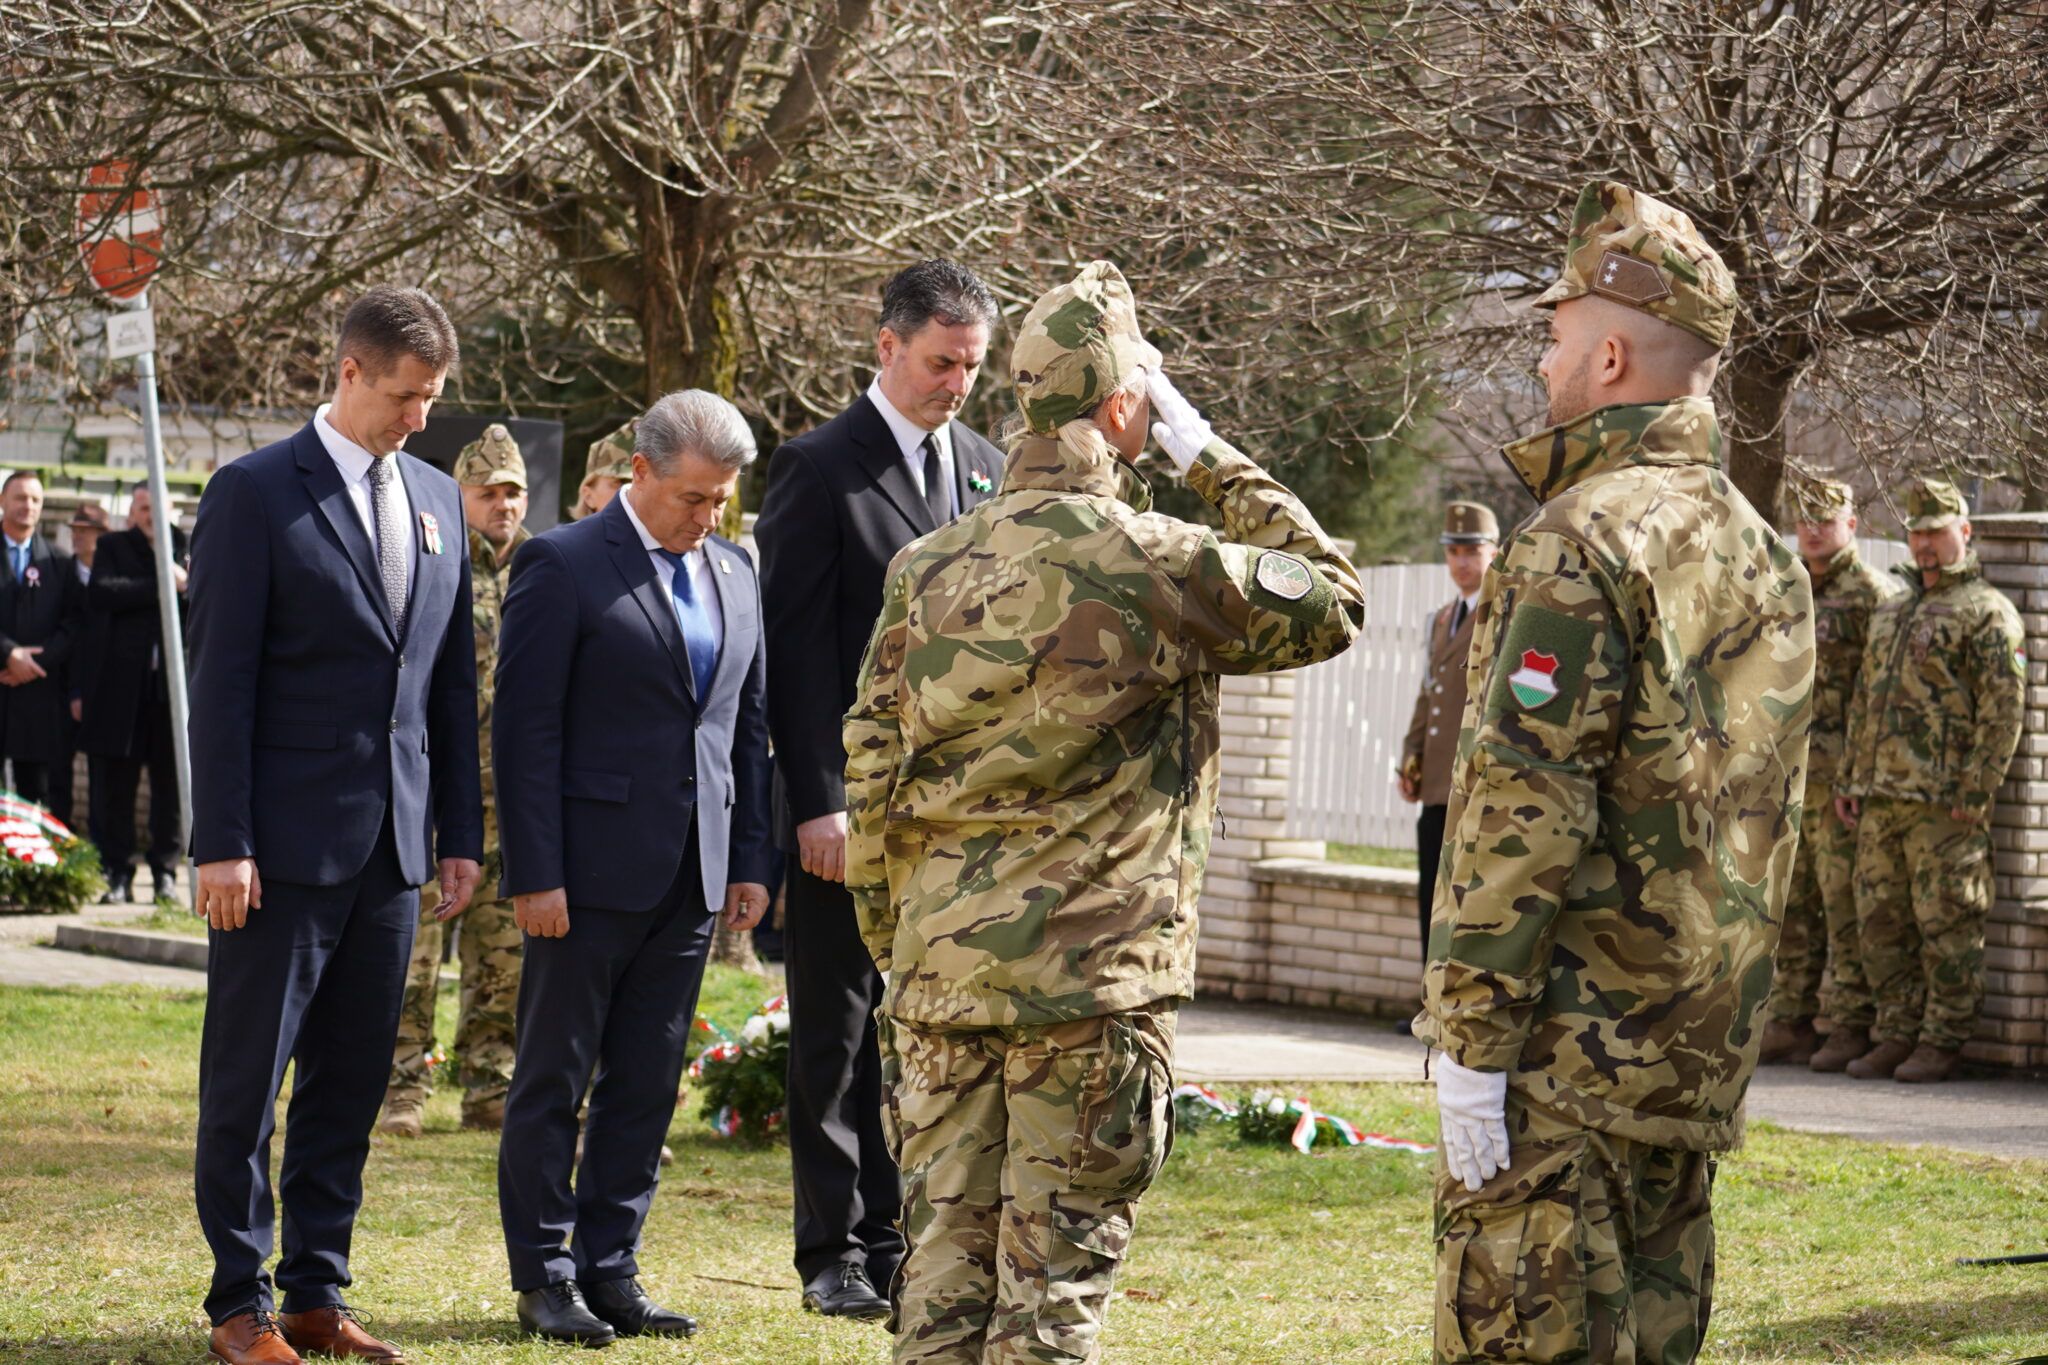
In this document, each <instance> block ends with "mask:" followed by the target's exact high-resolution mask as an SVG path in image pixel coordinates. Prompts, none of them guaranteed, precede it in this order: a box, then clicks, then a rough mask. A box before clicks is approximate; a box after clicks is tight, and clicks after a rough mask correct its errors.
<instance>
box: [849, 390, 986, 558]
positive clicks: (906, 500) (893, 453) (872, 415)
mask: <svg viewBox="0 0 2048 1365" xmlns="http://www.w3.org/2000/svg"><path fill="white" fill-rule="evenodd" d="M847 433H848V435H850V436H852V437H853V443H854V444H855V445H857V446H860V447H861V448H862V449H861V457H860V458H861V467H862V468H864V469H865V470H867V473H868V477H869V478H871V479H873V480H874V481H875V486H876V487H877V488H879V489H881V490H882V494H883V496H885V497H887V498H888V499H889V501H890V503H892V504H893V505H894V506H895V508H896V510H897V511H898V512H899V513H901V514H902V516H903V519H904V520H905V521H907V522H909V523H910V525H911V527H912V529H914V530H915V531H916V532H917V533H918V534H919V535H923V534H925V533H926V532H927V531H936V530H937V529H938V525H937V523H935V522H934V521H933V520H932V511H931V508H929V507H927V506H925V503H924V499H923V498H921V497H919V496H918V495H917V485H916V484H914V483H912V482H911V481H910V467H909V466H908V465H906V464H905V463H904V462H903V451H902V448H901V447H899V446H898V445H897V444H896V433H895V432H893V431H891V430H889V424H888V423H887V422H885V421H883V420H882V414H881V413H880V412H878V411H876V409H875V405H874V402H873V400H872V399H870V398H869V397H868V396H867V395H866V394H862V395H861V396H860V398H859V400H858V401H857V402H855V403H854V405H853V418H852V420H851V421H849V422H848V423H847ZM955 464H956V466H957V464H958V462H957V461H955Z"/></svg>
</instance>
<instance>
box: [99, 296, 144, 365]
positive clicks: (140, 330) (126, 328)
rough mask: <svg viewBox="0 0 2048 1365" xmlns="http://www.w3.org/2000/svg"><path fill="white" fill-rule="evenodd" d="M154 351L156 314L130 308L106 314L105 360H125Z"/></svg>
mask: <svg viewBox="0 0 2048 1365" xmlns="http://www.w3.org/2000/svg"><path fill="white" fill-rule="evenodd" d="M155 349H156V313H155V312H154V311H153V310H151V309H148V308H130V309H128V310H126V311H124V312H120V313H109V314H107V359H109V360H125V359H126V358H127V357H129V356H131V355H141V354H142V353H143V352H144V351H154V350H155Z"/></svg>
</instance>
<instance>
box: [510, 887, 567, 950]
mask: <svg viewBox="0 0 2048 1365" xmlns="http://www.w3.org/2000/svg"><path fill="white" fill-rule="evenodd" d="M512 922H513V923H514V924H516V925H518V926H519V928H520V930H521V931H522V932H524V933H528V934H532V935H533V936H534V937H535V938H566V937H567V936H568V933H569V893H568V892H567V891H566V890H564V889H563V888H562V887H559V886H558V887H556V888H555V889H554V890H552V891H529V892H527V893H526V894H525V895H523V896H514V897H513V898H512Z"/></svg>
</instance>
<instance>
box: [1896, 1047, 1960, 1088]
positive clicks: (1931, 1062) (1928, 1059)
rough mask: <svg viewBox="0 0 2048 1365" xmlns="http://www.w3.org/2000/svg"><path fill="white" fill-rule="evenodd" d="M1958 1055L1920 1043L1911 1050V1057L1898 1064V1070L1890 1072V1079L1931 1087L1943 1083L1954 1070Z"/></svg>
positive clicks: (1948, 1050) (1942, 1048)
mask: <svg viewBox="0 0 2048 1365" xmlns="http://www.w3.org/2000/svg"><path fill="white" fill-rule="evenodd" d="M1958 1055H1959V1054H1958V1053H1956V1052H1953V1051H1951V1050H1950V1049H1948V1048H1945V1047H1936V1046H1935V1045H1934V1044H1932V1043H1922V1044H1920V1046H1918V1047H1916V1048H1914V1049H1913V1055H1912V1056H1910V1057H1908V1058H1906V1060H1905V1061H1903V1062H1901V1063H1899V1069H1898V1070H1896V1071H1894V1072H1892V1079H1893V1080H1895V1081H1904V1082H1905V1083H1906V1084H1907V1085H1932V1084H1933V1083H1935V1082H1936V1081H1945V1080H1947V1079H1948V1078H1949V1073H1950V1072H1952V1071H1954V1070H1955V1069H1956V1059H1957V1057H1958Z"/></svg>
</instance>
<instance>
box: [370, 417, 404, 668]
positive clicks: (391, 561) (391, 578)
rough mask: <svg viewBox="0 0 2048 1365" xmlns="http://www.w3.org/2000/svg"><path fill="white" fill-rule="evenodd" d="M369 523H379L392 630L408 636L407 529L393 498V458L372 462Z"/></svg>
mask: <svg viewBox="0 0 2048 1365" xmlns="http://www.w3.org/2000/svg"><path fill="white" fill-rule="evenodd" d="M370 520H372V521H374V522H376V523H377V575H378V577H380V578H382V579H383V580H384V601H385V602H386V603H387V604H388V605H389V606H390V608H391V626H392V629H393V630H394V631H395V632H396V633H397V634H398V636H399V637H400V638H401V639H402V638H404V636H405V528H404V527H402V526H400V525H399V521H398V508H397V506H395V505H394V500H393V499H392V496H391V458H390V457H389V456H383V457H381V458H378V459H374V460H371V461H370Z"/></svg>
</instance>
